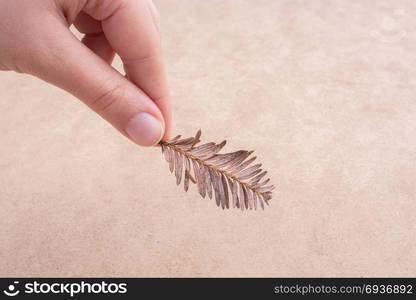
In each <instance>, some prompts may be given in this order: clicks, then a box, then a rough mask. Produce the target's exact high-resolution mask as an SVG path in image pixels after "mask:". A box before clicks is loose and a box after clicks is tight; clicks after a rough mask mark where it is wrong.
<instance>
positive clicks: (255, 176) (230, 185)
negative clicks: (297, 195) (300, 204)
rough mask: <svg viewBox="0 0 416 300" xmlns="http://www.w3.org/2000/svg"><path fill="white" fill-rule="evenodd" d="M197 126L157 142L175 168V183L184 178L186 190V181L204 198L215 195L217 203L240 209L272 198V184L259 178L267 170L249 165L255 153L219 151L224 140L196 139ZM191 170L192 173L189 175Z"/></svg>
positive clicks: (255, 207) (199, 132)
mask: <svg viewBox="0 0 416 300" xmlns="http://www.w3.org/2000/svg"><path fill="white" fill-rule="evenodd" d="M200 137H201V130H198V132H197V134H196V135H195V136H194V137H190V138H186V139H180V138H181V136H180V135H178V136H176V137H174V138H173V139H171V140H169V141H166V142H165V141H161V142H160V143H159V145H160V146H161V148H162V153H163V154H164V157H165V159H166V161H167V162H168V163H169V170H170V171H171V172H173V171H175V177H176V184H177V185H179V184H180V183H181V181H182V178H183V182H184V189H185V191H188V188H189V184H190V182H192V183H195V184H196V185H197V189H198V192H199V194H200V195H201V196H202V197H203V198H205V196H208V197H209V198H210V199H212V198H213V197H214V198H215V202H216V204H217V206H221V207H222V208H223V209H224V208H230V207H231V206H232V207H236V208H240V209H241V210H244V209H257V206H258V204H260V207H261V208H263V209H264V203H266V204H267V205H268V204H269V200H270V199H271V198H272V190H273V189H274V186H273V185H267V184H268V183H269V181H270V179H266V180H263V181H261V180H262V179H263V177H264V176H265V175H266V174H267V172H266V171H263V170H262V169H261V164H255V165H253V166H251V163H252V162H253V161H254V160H255V159H256V157H252V158H249V156H250V155H251V154H252V153H253V151H246V150H240V151H236V152H231V153H225V154H219V153H218V152H219V151H220V150H221V149H222V148H223V147H224V146H225V143H226V141H223V142H221V143H219V144H216V143H207V144H203V145H199V146H197V144H198V143H199V142H200V139H199V138H200ZM192 174H193V175H192Z"/></svg>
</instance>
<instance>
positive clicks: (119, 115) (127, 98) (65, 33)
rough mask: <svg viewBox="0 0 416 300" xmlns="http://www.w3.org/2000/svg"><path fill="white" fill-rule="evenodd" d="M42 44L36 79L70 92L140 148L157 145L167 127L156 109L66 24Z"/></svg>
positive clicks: (34, 68) (36, 58) (37, 54)
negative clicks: (83, 42)
mask: <svg viewBox="0 0 416 300" xmlns="http://www.w3.org/2000/svg"><path fill="white" fill-rule="evenodd" d="M51 34H52V35H53V36H52V37H50V38H48V39H47V41H44V42H43V43H41V45H40V46H39V47H38V49H37V50H36V51H35V54H34V55H32V57H33V58H34V59H33V60H34V62H33V63H32V67H31V68H30V69H31V71H30V72H29V73H32V74H33V75H35V76H37V77H39V78H41V79H43V80H45V81H47V82H50V83H52V84H53V85H56V86H58V87H60V88H63V89H65V90H66V91H68V92H70V93H71V94H73V95H74V96H76V97H77V98H79V99H80V100H82V101H83V102H84V103H85V104H87V105H88V106H89V107H90V108H92V109H93V110H94V111H95V112H97V113H98V114H99V115H101V116H102V117H103V118H104V119H105V120H107V121H108V122H110V123H111V124H112V125H113V126H114V127H115V128H117V129H118V130H119V131H120V132H121V133H122V134H124V135H125V136H127V137H129V138H130V139H132V140H133V141H134V142H136V143H137V144H139V145H141V146H151V145H154V144H156V143H158V142H159V141H160V140H161V138H162V137H163V134H164V128H165V123H164V119H163V116H162V113H161V111H160V110H159V108H158V107H157V105H156V104H155V103H154V102H153V101H152V100H151V99H150V98H149V97H148V96H147V95H146V93H144V92H143V91H142V90H141V89H139V88H138V87H137V86H136V85H134V84H133V83H131V82H130V81H129V80H128V79H126V78H125V77H124V76H122V75H121V74H120V73H119V72H117V71H116V70H115V69H113V68H112V67H111V66H110V65H108V64H107V63H106V62H105V61H104V60H102V59H101V58H100V57H99V56H97V55H95V54H94V53H93V52H92V51H91V50H90V49H88V48H87V47H86V46H85V45H83V44H82V43H81V42H80V41H79V40H78V39H77V38H76V37H75V36H73V34H72V33H71V32H70V31H69V30H68V28H67V27H66V26H64V25H63V24H59V25H57V26H56V27H55V29H54V32H53V33H51Z"/></svg>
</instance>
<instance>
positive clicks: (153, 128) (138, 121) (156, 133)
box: [126, 112, 163, 146]
mask: <svg viewBox="0 0 416 300" xmlns="http://www.w3.org/2000/svg"><path fill="white" fill-rule="evenodd" d="M126 132H127V134H128V135H129V136H130V138H131V139H132V140H133V141H135V142H136V143H137V144H139V145H140V146H152V145H155V144H157V143H158V142H159V141H160V140H161V139H162V135H163V129H162V124H161V123H160V121H159V120H157V119H156V118H155V117H153V116H152V115H151V114H148V113H145V112H141V113H139V114H137V115H135V116H134V117H133V118H132V119H131V120H130V121H129V123H127V126H126Z"/></svg>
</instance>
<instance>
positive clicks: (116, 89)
mask: <svg viewBox="0 0 416 300" xmlns="http://www.w3.org/2000/svg"><path fill="white" fill-rule="evenodd" d="M123 95H124V88H123V86H122V85H121V84H114V85H112V86H110V87H106V88H103V89H102V91H101V92H100V93H99V94H98V95H97V96H96V97H94V98H93V99H92V100H91V102H90V103H89V105H90V106H91V107H92V108H93V109H94V110H95V111H96V112H97V113H102V114H104V113H106V112H108V111H111V110H113V108H114V106H116V105H117V103H119V102H120V99H122V97H123Z"/></svg>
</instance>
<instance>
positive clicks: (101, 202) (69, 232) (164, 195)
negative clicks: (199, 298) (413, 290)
mask: <svg viewBox="0 0 416 300" xmlns="http://www.w3.org/2000/svg"><path fill="white" fill-rule="evenodd" d="M156 4H157V5H158V7H159V9H160V12H161V15H162V30H163V33H164V47H165V53H166V59H167V63H168V71H169V79H170V85H171V88H172V93H173V97H174V100H175V104H174V114H175V127H174V130H173V132H174V133H180V134H183V135H185V136H188V135H192V134H193V133H194V132H195V130H196V129H198V128H202V129H203V131H204V137H203V138H204V140H207V141H209V140H215V141H216V140H222V139H227V140H228V141H229V143H228V144H227V146H226V148H225V149H224V150H226V151H227V150H230V151H233V150H238V149H240V148H242V149H246V148H247V149H254V150H256V155H257V156H259V158H260V160H261V161H262V162H263V164H264V166H265V167H266V168H267V169H268V170H270V175H271V178H272V180H273V183H275V184H277V186H278V187H277V190H275V191H274V198H273V200H272V205H271V207H269V209H266V210H265V211H264V212H262V211H257V212H248V213H247V212H244V213H242V212H241V211H239V210H229V211H222V210H220V209H218V208H216V207H215V205H214V203H213V202H212V201H208V200H202V199H200V197H199V196H198V194H197V191H196V189H195V186H193V187H192V190H191V191H189V192H188V193H184V192H183V191H182V188H179V187H177V186H176V185H175V179H174V177H173V176H171V174H170V173H169V171H168V167H167V165H166V163H165V161H164V159H163V157H162V156H161V153H160V149H142V148H139V147H136V146H135V145H133V144H132V143H131V142H129V141H128V140H126V139H125V138H123V137H122V136H121V135H119V134H118V133H117V132H116V131H115V130H114V129H113V128H112V127H111V126H110V125H108V124H106V123H105V122H104V121H103V120H102V119H100V118H99V117H97V116H96V115H95V114H94V113H92V112H90V111H89V110H88V109H87V108H86V107H85V106H84V105H82V104H81V103H79V102H78V101H77V100H74V99H73V97H71V96H70V95H68V94H66V93H65V92H62V91H60V90H58V89H57V88H54V87H51V86H49V85H47V84H45V83H42V82H40V81H38V80H36V79H34V78H30V77H28V76H24V75H18V74H14V73H0V111H1V117H0V130H1V135H0V207H1V209H0V275H1V276H416V253H415V251H414V249H415V247H416V240H415V236H416V227H415V223H416V217H415V211H416V201H415V200H416V182H415V178H416V167H415V165H416V164H415V161H416V99H415V95H416V79H415V78H416V62H415V52H416V28H415V26H416V21H415V19H414V18H412V16H414V15H415V12H416V3H415V2H414V1H410V0H409V1H370V0H367V1H317V0H314V1H272V0H269V1H264V0H263V1H248V0H247V1H243V0H241V1H238V0H228V1H220V0H217V1H212V0H205V1H194V0H163V1H162V0H161V1H157V2H156ZM116 65H117V66H118V67H120V63H119V62H116Z"/></svg>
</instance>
